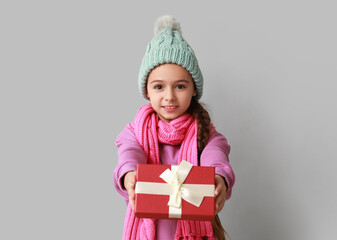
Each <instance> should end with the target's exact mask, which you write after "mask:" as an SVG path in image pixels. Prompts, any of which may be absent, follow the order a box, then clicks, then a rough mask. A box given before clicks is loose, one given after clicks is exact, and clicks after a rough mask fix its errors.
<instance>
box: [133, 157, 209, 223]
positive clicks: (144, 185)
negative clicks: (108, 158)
mask: <svg viewBox="0 0 337 240" xmlns="http://www.w3.org/2000/svg"><path fill="white" fill-rule="evenodd" d="M182 165H184V167H187V168H188V167H190V170H188V171H187V170H186V169H182V168H181V166H182ZM167 169H169V170H167ZM177 169H180V170H179V171H177ZM164 172H165V173H164ZM163 173H164V174H163ZM182 175H185V176H184V177H182ZM164 176H166V179H165V180H164V179H162V178H161V177H163V178H164ZM176 177H177V178H176ZM185 177H186V178H185ZM177 179H180V180H181V179H184V180H182V184H181V185H179V183H178V184H177V183H176V181H175V180H177ZM178 181H179V180H178ZM180 182H181V181H180ZM171 199H172V201H173V205H174V204H176V205H175V206H172V201H171ZM180 201H181V204H180V206H178V205H177V204H179V202H180ZM169 202H170V204H171V206H169V205H168V203H169ZM199 204H200V205H199ZM135 214H136V216H137V217H142V218H157V219H182V220H201V221H204V220H211V219H213V218H214V167H199V166H192V165H191V164H190V163H187V162H186V161H182V164H180V165H179V166H175V165H173V166H171V165H157V164H138V165H137V184H136V201H135Z"/></svg>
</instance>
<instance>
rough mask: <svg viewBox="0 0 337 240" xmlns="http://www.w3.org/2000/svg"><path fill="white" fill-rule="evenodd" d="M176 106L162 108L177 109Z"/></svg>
mask: <svg viewBox="0 0 337 240" xmlns="http://www.w3.org/2000/svg"><path fill="white" fill-rule="evenodd" d="M177 107H178V106H163V108H165V109H175V108H177Z"/></svg>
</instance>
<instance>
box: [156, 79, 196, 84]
mask: <svg viewBox="0 0 337 240" xmlns="http://www.w3.org/2000/svg"><path fill="white" fill-rule="evenodd" d="M161 82H165V81H164V80H152V81H151V82H150V84H154V83H161ZM188 82H189V81H187V80H185V79H181V80H177V81H174V83H188Z"/></svg>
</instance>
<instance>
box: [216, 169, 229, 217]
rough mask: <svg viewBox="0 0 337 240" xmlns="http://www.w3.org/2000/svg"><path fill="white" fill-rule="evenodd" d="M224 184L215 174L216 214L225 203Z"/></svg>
mask: <svg viewBox="0 0 337 240" xmlns="http://www.w3.org/2000/svg"><path fill="white" fill-rule="evenodd" d="M226 191H227V188H226V184H225V180H224V179H223V177H222V176H220V175H215V191H214V194H215V214H218V213H219V212H220V211H221V210H222V208H223V207H224V205H225V201H226Z"/></svg>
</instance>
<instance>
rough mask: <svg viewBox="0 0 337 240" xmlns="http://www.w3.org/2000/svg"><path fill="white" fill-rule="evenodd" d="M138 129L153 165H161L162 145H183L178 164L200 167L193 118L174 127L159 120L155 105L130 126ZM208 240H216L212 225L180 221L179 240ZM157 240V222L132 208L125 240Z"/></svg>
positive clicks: (174, 122) (183, 119)
mask: <svg viewBox="0 0 337 240" xmlns="http://www.w3.org/2000/svg"><path fill="white" fill-rule="evenodd" d="M128 127H130V128H132V129H134V131H135V135H136V138H137V140H138V142H139V144H140V145H141V146H142V148H143V150H144V152H145V154H146V156H147V160H148V163H149V164H160V160H159V146H158V143H159V142H160V143H165V144H171V145H179V144H181V147H180V152H179V156H178V164H179V163H180V162H181V160H182V159H184V160H186V161H188V162H190V163H192V164H193V165H195V166H197V165H198V150H197V129H198V127H197V122H196V120H195V119H194V118H193V117H192V116H191V115H189V114H185V115H183V116H181V117H179V118H177V119H174V120H172V121H171V122H170V123H166V122H164V121H159V120H158V115H157V114H156V113H155V112H154V110H153V108H152V107H151V104H146V105H144V106H143V107H141V108H140V109H139V110H138V113H137V115H136V118H135V121H134V122H133V123H131V124H129V125H128ZM202 237H207V239H212V240H214V239H215V238H214V236H213V229H212V225H211V222H209V221H186V220H178V221H177V231H176V234H175V239H185V240H188V239H203V238H202ZM134 239H136V240H155V239H156V220H155V219H148V218H137V217H135V214H134V212H133V211H132V209H131V207H130V205H129V206H128V209H127V212H126V217H125V223H124V232H123V240H134Z"/></svg>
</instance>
